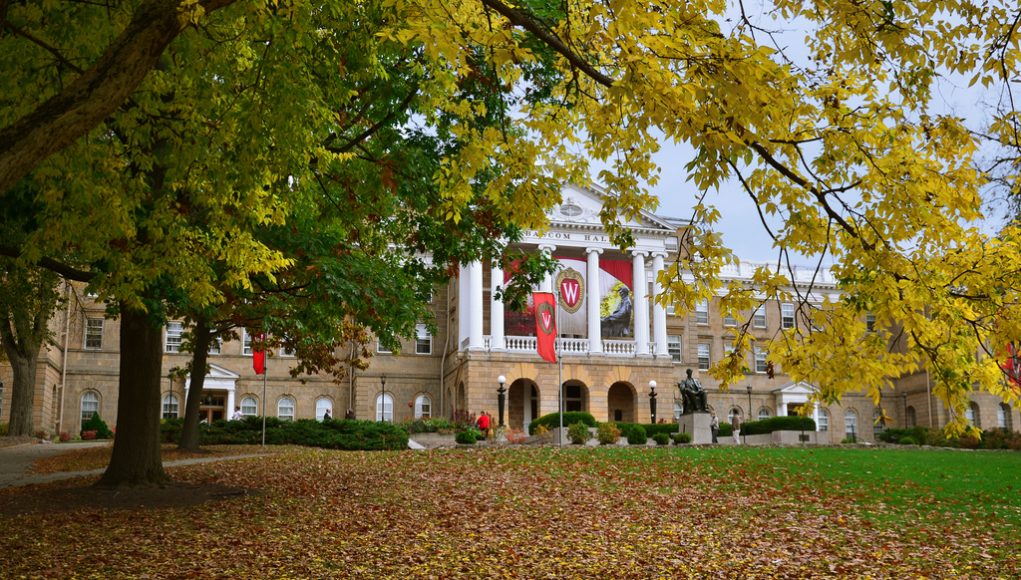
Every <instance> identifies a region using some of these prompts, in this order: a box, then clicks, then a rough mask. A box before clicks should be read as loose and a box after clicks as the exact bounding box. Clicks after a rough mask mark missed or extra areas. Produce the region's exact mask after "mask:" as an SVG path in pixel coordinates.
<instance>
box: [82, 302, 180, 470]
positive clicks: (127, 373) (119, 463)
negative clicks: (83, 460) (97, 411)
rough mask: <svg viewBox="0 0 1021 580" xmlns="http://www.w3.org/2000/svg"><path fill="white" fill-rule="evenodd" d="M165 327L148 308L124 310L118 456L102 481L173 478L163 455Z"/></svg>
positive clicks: (113, 459) (115, 444)
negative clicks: (150, 315) (161, 453)
mask: <svg viewBox="0 0 1021 580" xmlns="http://www.w3.org/2000/svg"><path fill="white" fill-rule="evenodd" d="M162 335H163V333H162V329H161V328H160V327H159V326H156V325H154V324H153V323H152V322H151V321H150V320H149V317H148V315H147V314H146V313H144V312H141V311H139V310H135V309H132V308H128V307H126V306H122V309H121V344H120V346H121V362H120V386H119V398H118V401H117V435H116V436H115V437H114V441H113V456H112V457H111V458H110V465H109V466H108V467H107V468H106V473H104V474H103V477H102V478H101V479H100V480H99V483H98V484H97V485H99V486H101V487H117V486H122V485H150V484H161V483H164V482H166V481H167V479H168V478H167V475H166V473H165V472H164V471H163V462H162V460H161V459H160V378H161V377H160V375H161V373H160V370H161V367H162V363H163V352H162V350H163V340H162Z"/></svg>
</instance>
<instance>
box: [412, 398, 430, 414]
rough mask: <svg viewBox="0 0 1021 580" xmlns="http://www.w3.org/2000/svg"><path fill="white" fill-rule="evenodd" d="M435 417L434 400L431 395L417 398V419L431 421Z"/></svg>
mask: <svg viewBox="0 0 1021 580" xmlns="http://www.w3.org/2000/svg"><path fill="white" fill-rule="evenodd" d="M432 416H433V400H432V399H431V398H430V397H429V395H419V396H417V397H415V418H416V419H429V418H431V417H432Z"/></svg>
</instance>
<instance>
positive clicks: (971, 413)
mask: <svg viewBox="0 0 1021 580" xmlns="http://www.w3.org/2000/svg"><path fill="white" fill-rule="evenodd" d="M964 416H965V418H966V419H968V422H969V423H971V424H972V425H974V426H976V427H978V428H979V429H981V428H982V422H981V420H980V419H979V410H978V403H975V402H974V401H973V402H971V403H969V404H968V408H967V409H965V410H964Z"/></svg>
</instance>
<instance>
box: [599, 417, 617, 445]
mask: <svg viewBox="0 0 1021 580" xmlns="http://www.w3.org/2000/svg"><path fill="white" fill-rule="evenodd" d="M596 439H598V440H599V444H600V445H613V444H614V443H616V442H617V439H620V429H618V428H617V425H616V424H615V423H613V422H610V423H600V424H599V428H598V429H596Z"/></svg>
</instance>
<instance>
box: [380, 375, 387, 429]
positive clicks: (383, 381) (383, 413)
mask: <svg viewBox="0 0 1021 580" xmlns="http://www.w3.org/2000/svg"><path fill="white" fill-rule="evenodd" d="M379 384H380V385H382V390H383V392H382V394H380V395H379V407H380V412H379V418H380V420H381V421H386V375H380V377H379Z"/></svg>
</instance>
